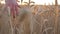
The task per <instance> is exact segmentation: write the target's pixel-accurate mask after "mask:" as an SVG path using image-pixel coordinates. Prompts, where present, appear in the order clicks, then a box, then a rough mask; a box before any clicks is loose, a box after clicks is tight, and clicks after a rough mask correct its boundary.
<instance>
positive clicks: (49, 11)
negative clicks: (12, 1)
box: [0, 5, 60, 34]
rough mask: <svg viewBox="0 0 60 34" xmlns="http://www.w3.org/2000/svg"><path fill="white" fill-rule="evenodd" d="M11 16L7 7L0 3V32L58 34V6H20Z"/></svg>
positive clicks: (0, 33) (59, 18)
mask: <svg viewBox="0 0 60 34" xmlns="http://www.w3.org/2000/svg"><path fill="white" fill-rule="evenodd" d="M18 9H19V15H18V16H16V18H15V19H13V18H12V15H11V13H10V9H9V8H5V5H0V34H60V6H54V5H48V6H46V5H34V6H21V8H18Z"/></svg>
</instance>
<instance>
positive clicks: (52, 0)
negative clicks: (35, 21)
mask: <svg viewBox="0 0 60 34" xmlns="http://www.w3.org/2000/svg"><path fill="white" fill-rule="evenodd" d="M19 1H20V2H18V4H21V0H19ZM28 1H29V0H23V2H28ZM31 1H34V2H35V4H37V5H44V4H46V5H49V4H50V5H52V4H55V0H31ZM1 3H2V4H5V2H4V1H1ZM22 4H24V3H22ZM58 4H59V5H60V0H58Z"/></svg>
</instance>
